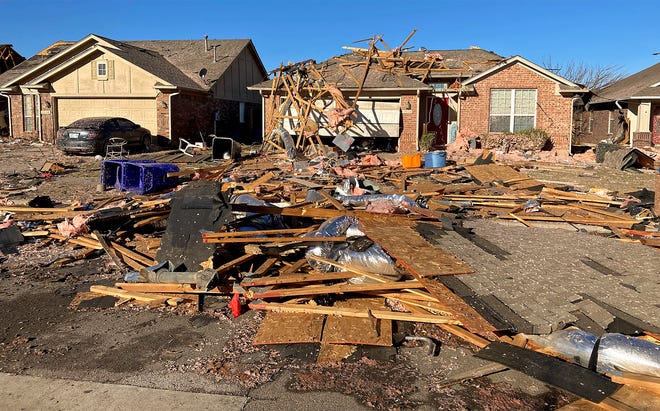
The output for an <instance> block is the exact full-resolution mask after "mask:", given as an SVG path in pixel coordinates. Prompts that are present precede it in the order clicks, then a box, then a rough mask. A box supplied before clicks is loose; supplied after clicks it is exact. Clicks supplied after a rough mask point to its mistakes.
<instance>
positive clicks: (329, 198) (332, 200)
mask: <svg viewBox="0 0 660 411" xmlns="http://www.w3.org/2000/svg"><path fill="white" fill-rule="evenodd" d="M318 193H319V194H321V196H323V198H325V199H326V200H327V201H328V202H329V203H330V204H332V206H333V207H335V208H336V209H337V210H342V211H343V210H346V207H344V205H343V204H342V203H341V202H340V201H339V200H337V199H336V198H334V197H333V196H332V195H330V193H329V192H328V191H327V190H318Z"/></svg>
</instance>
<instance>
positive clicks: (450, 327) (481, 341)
mask: <svg viewBox="0 0 660 411" xmlns="http://www.w3.org/2000/svg"><path fill="white" fill-rule="evenodd" d="M403 305H404V306H405V307H406V308H407V309H408V311H410V312H412V313H416V314H422V313H426V312H427V311H426V308H424V307H421V308H420V307H417V306H415V305H412V306H411V305H410V304H409V303H406V302H404V303H403ZM438 327H440V328H441V329H443V330H445V331H446V332H448V333H450V334H452V335H454V336H456V337H458V338H460V339H462V340H464V341H467V342H469V343H470V344H473V345H475V346H477V347H479V348H484V347H486V346H487V345H488V344H490V341H488V340H487V339H485V338H483V337H480V336H478V335H476V334H474V333H471V332H470V331H468V330H466V329H465V328H463V327H461V326H459V325H454V324H438Z"/></svg>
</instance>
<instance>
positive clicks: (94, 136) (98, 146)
mask: <svg viewBox="0 0 660 411" xmlns="http://www.w3.org/2000/svg"><path fill="white" fill-rule="evenodd" d="M115 137H119V138H123V139H124V140H126V145H128V146H133V147H139V148H140V149H142V150H145V151H146V150H148V149H149V147H150V144H151V133H150V132H149V130H147V129H146V128H144V127H140V125H139V124H135V123H133V122H132V121H131V120H128V119H125V118H121V117H87V118H81V119H80V120H76V121H74V122H73V123H71V124H69V125H68V126H66V127H62V128H60V129H59V130H57V140H56V141H55V143H56V145H57V148H59V149H60V150H62V151H64V152H66V153H98V154H105V152H106V148H107V145H108V140H110V139H111V138H115Z"/></svg>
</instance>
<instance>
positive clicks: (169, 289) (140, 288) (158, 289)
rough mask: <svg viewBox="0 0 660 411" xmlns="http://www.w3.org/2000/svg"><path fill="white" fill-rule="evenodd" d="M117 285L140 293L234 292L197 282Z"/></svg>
mask: <svg viewBox="0 0 660 411" xmlns="http://www.w3.org/2000/svg"><path fill="white" fill-rule="evenodd" d="M115 287H117V288H121V289H123V290H126V291H135V292H139V293H166V294H210V295H227V294H233V291H232V290H230V289H229V288H228V289H227V290H222V289H220V288H218V287H215V288H211V289H209V290H202V289H199V288H196V286H195V284H178V283H115Z"/></svg>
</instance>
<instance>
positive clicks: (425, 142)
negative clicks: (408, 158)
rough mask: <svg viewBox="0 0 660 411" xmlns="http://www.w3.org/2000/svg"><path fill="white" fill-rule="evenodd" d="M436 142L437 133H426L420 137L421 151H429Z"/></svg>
mask: <svg viewBox="0 0 660 411" xmlns="http://www.w3.org/2000/svg"><path fill="white" fill-rule="evenodd" d="M433 143H435V133H426V134H424V135H422V137H420V139H419V151H429V150H430V149H431V147H433Z"/></svg>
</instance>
